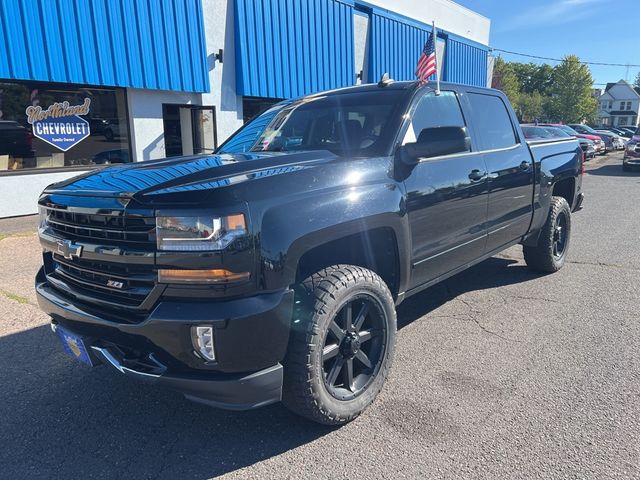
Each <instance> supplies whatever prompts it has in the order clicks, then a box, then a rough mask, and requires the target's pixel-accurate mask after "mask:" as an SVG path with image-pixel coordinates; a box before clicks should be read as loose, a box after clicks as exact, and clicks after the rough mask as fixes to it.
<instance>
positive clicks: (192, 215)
mask: <svg viewBox="0 0 640 480" xmlns="http://www.w3.org/2000/svg"><path fill="white" fill-rule="evenodd" d="M582 168H583V154H582V151H581V149H580V146H579V145H578V142H577V141H576V140H575V139H574V138H568V139H567V138H560V139H547V140H539V141H532V142H527V141H525V138H524V136H523V134H522V130H521V129H520V126H519V125H518V122H517V119H516V116H515V115H514V113H513V110H512V109H511V106H510V105H509V102H508V101H507V99H506V97H505V96H504V94H502V93H501V92H499V91H496V90H490V89H482V88H475V87H468V86H461V85H453V84H443V85H442V87H441V91H435V90H434V89H433V88H432V87H431V86H430V85H429V84H427V85H420V84H418V83H416V82H394V81H381V82H380V83H379V84H371V85H365V86H355V87H349V88H344V89H339V90H334V91H330V92H324V93H318V94H314V95H309V96H306V97H303V98H299V99H295V100H288V101H284V102H282V103H280V104H278V105H276V106H274V107H272V108H270V109H269V110H267V111H266V112H264V113H263V114H261V115H260V116H258V117H256V118H255V119H254V120H252V121H251V122H249V123H247V124H246V125H245V126H244V127H243V128H241V129H240V130H239V131H238V132H236V133H235V134H234V135H233V136H232V137H231V138H230V139H229V140H228V141H227V142H226V143H224V144H223V145H222V146H221V147H220V148H219V149H218V151H217V152H216V154H213V155H206V156H205V155H200V156H188V157H177V158H168V159H162V160H155V161H145V162H139V163H133V164H127V165H119V166H111V167H106V168H103V169H100V170H95V171H93V172H90V173H87V174H84V175H81V176H79V177H76V178H73V179H70V180H67V181H64V182H61V183H57V184H54V185H51V186H49V187H48V188H46V190H45V191H44V192H43V194H42V195H41V197H40V199H39V208H40V226H39V238H40V242H41V244H42V247H43V250H44V265H43V267H42V268H41V269H40V271H39V272H38V274H37V278H36V289H37V294H38V301H39V304H40V307H41V308H42V310H44V311H45V312H46V313H47V314H49V315H50V316H51V319H52V320H51V321H52V324H51V326H52V330H53V331H54V332H55V333H56V334H57V336H58V337H59V338H60V340H61V343H62V347H63V348H64V349H65V350H66V351H67V352H68V353H69V354H71V355H72V356H74V357H76V358H77V359H78V360H80V361H82V362H84V363H86V364H88V365H91V366H93V365H99V364H103V365H106V366H109V367H112V368H113V369H114V370H115V371H116V372H119V373H120V374H122V375H125V376H129V377H132V378H137V379H140V380H144V381H148V382H154V383H156V384H158V385H165V386H168V387H170V388H172V389H175V390H177V391H179V392H181V393H183V394H184V395H185V396H186V397H187V398H189V399H191V400H195V401H198V402H203V403H206V404H209V405H212V406H217V407H222V408H227V409H251V408H254V407H259V406H262V405H267V404H270V403H273V402H278V401H280V400H282V402H283V403H284V404H285V405H286V406H287V407H288V408H290V409H291V410H292V411H294V412H296V413H298V414H300V415H302V416H305V417H307V418H309V419H311V420H314V421H317V422H320V423H324V424H332V425H337V424H343V423H345V422H348V421H350V420H352V419H354V418H355V417H356V416H358V415H359V414H360V413H361V412H362V411H363V410H364V409H365V408H366V407H367V406H369V405H370V404H371V403H372V402H373V401H374V399H375V398H376V396H377V395H378V393H379V392H380V390H381V388H382V387H383V384H384V382H385V380H386V378H387V376H388V375H389V371H390V368H391V363H392V358H393V353H394V344H395V341H396V310H395V307H396V306H397V305H398V304H400V303H401V302H402V301H403V300H404V299H406V298H407V297H409V296H411V295H414V294H416V293H418V292H420V291H422V290H425V289H426V288H428V287H429V286H431V285H433V284H435V283H437V282H441V281H443V280H444V279H446V278H448V277H451V276H452V275H455V274H456V273H458V272H461V271H462V270H464V269H466V268H468V267H470V266H471V265H474V264H477V263H478V262H481V261H482V260H484V259H486V258H488V257H490V256H492V255H495V254H496V253H498V252H500V251H502V250H504V249H506V248H508V247H510V246H512V245H516V244H521V245H522V246H523V249H524V258H525V261H526V263H527V264H528V266H530V267H531V268H533V269H536V270H539V271H542V272H555V271H556V270H558V269H560V268H561V267H562V266H563V263H564V262H565V258H566V256H567V251H568V248H569V242H570V234H571V215H572V211H575V210H577V209H578V208H579V206H580V204H581V202H582V199H583V193H582V191H581V190H582V176H581V175H582Z"/></svg>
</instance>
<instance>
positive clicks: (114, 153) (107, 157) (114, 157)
mask: <svg viewBox="0 0 640 480" xmlns="http://www.w3.org/2000/svg"><path fill="white" fill-rule="evenodd" d="M91 161H92V162H93V163H94V164H95V165H112V164H115V163H129V151H128V150H121V149H116V150H105V151H104V152H100V153H98V154H97V155H95V156H94V157H93V158H92V159H91Z"/></svg>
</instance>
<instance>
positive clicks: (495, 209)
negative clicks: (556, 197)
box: [485, 145, 533, 251]
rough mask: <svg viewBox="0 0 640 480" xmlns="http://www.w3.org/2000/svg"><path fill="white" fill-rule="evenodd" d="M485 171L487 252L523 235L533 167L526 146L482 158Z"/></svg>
mask: <svg viewBox="0 0 640 480" xmlns="http://www.w3.org/2000/svg"><path fill="white" fill-rule="evenodd" d="M485 162H486V164H487V168H488V172H489V207H488V215H487V217H488V218H487V232H488V239H487V250H489V251H490V250H494V249H496V248H499V247H500V246H502V245H505V244H506V243H509V242H512V241H513V240H515V239H517V238H519V237H521V236H523V235H524V234H526V233H527V230H528V229H529V224H530V222H531V217H532V215H533V165H532V164H531V162H532V160H531V155H530V153H529V150H528V148H527V147H526V146H524V145H523V146H518V147H516V148H514V149H511V150H506V151H501V152H492V153H488V154H486V155H485Z"/></svg>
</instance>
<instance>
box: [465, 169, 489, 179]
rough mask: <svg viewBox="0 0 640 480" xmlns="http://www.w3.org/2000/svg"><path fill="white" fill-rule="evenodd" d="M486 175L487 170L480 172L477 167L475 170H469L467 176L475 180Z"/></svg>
mask: <svg viewBox="0 0 640 480" xmlns="http://www.w3.org/2000/svg"><path fill="white" fill-rule="evenodd" d="M486 176H487V172H481V171H480V170H478V169H477V168H476V169H475V170H471V173H470V174H469V178H470V179H471V180H476V181H477V180H482V179H483V178H484V177H486Z"/></svg>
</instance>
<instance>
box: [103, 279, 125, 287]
mask: <svg viewBox="0 0 640 480" xmlns="http://www.w3.org/2000/svg"><path fill="white" fill-rule="evenodd" d="M107 287H111V288H122V287H124V282H119V281H117V280H107Z"/></svg>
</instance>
